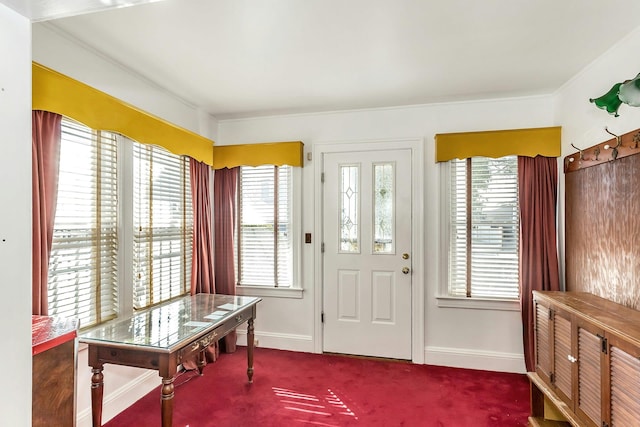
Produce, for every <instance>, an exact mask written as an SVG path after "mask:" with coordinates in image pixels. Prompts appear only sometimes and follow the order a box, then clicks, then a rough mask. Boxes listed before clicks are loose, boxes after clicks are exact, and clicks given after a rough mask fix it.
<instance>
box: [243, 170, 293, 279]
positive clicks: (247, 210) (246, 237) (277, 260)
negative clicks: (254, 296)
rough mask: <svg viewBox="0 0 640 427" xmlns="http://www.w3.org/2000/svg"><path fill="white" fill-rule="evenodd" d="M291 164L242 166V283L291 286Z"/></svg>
mask: <svg viewBox="0 0 640 427" xmlns="http://www.w3.org/2000/svg"><path fill="white" fill-rule="evenodd" d="M292 211H293V209H292V168H291V167H290V166H280V167H279V166H272V165H265V166H258V167H246V166H242V167H241V168H240V176H239V179H238V209H237V212H238V222H237V223H238V226H237V233H238V238H237V239H236V256H237V270H238V271H237V276H238V284H239V285H249V286H265V287H281V288H287V287H291V286H292V282H293V241H292V230H291V225H292Z"/></svg>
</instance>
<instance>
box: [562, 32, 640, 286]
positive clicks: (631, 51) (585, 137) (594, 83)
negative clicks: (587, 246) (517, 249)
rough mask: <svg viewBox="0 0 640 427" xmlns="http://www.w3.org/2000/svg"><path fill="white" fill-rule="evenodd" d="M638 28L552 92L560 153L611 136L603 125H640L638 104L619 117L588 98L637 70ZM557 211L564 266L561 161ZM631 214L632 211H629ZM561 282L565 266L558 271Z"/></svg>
mask: <svg viewBox="0 0 640 427" xmlns="http://www.w3.org/2000/svg"><path fill="white" fill-rule="evenodd" d="M638 52H640V28H638V29H637V30H636V31H634V32H633V33H631V34H630V35H629V36H627V37H626V38H624V39H623V40H621V41H620V42H618V43H617V44H616V45H615V46H614V47H613V48H611V49H610V50H609V51H607V52H606V53H605V54H604V55H602V56H600V57H599V58H598V59H597V60H596V61H594V62H593V63H592V64H591V65H590V66H589V67H587V68H585V69H584V70H582V72H580V73H579V74H578V75H576V76H575V77H574V78H573V79H572V80H571V81H569V82H568V83H567V84H565V85H564V87H562V88H561V89H560V90H559V91H558V92H557V93H556V95H555V100H554V104H555V105H554V110H555V120H556V122H558V123H561V124H562V157H564V156H567V155H569V154H573V153H575V152H576V150H575V149H573V148H572V147H571V145H570V144H571V143H573V144H574V145H575V146H576V147H578V148H583V149H584V148H589V147H591V146H593V145H596V144H599V143H601V142H603V141H606V140H608V139H610V138H611V136H610V135H609V134H607V133H605V131H604V128H605V126H607V127H608V128H609V130H610V131H611V132H613V133H615V134H617V135H621V134H624V133H627V132H630V131H632V130H635V129H638V128H640V108H637V107H629V106H628V105H625V104H622V105H621V106H620V109H619V110H618V113H619V114H620V116H619V117H614V116H611V115H609V114H608V113H607V112H606V111H604V110H600V109H598V108H596V107H595V106H594V104H592V103H590V102H589V98H597V97H599V96H601V95H603V94H604V93H605V92H607V91H608V90H609V89H611V87H612V86H613V85H614V84H615V83H619V82H622V81H624V80H627V79H631V78H633V77H635V76H636V75H637V74H638V73H640V55H638ZM559 177H560V189H559V190H560V191H559V193H558V194H559V198H560V202H561V203H560V211H559V213H558V215H559V224H560V229H559V232H558V234H559V236H560V237H559V240H560V241H559V247H560V251H559V252H560V259H561V265H562V266H564V259H565V251H564V243H565V242H564V217H565V209H564V198H565V186H564V172H563V169H562V163H561V162H560V175H559ZM630 214H632V213H630ZM561 278H562V280H563V282H564V268H563V271H562V272H561Z"/></svg>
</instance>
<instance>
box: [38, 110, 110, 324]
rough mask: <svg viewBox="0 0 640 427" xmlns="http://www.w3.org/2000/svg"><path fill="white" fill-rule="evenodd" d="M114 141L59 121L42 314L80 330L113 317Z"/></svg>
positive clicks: (108, 137) (83, 127)
mask: <svg viewBox="0 0 640 427" xmlns="http://www.w3.org/2000/svg"><path fill="white" fill-rule="evenodd" d="M116 153H117V149H116V140H115V135H113V134H111V133H108V132H95V131H92V130H91V129H89V128H87V127H86V126H83V125H81V124H78V123H75V122H72V121H70V120H66V119H63V121H62V134H61V146H60V171H59V177H58V200H57V205H56V217H55V223H54V233H53V245H52V249H51V255H50V260H49V280H48V299H49V304H48V309H49V314H50V315H54V316H66V317H77V318H78V319H79V320H80V324H81V325H82V327H87V326H91V325H94V324H97V323H100V322H103V321H106V320H109V319H112V318H114V317H115V316H116V314H117V298H118V293H117V245H118V238H117V221H118V219H117V190H118V189H117V176H116V170H117V169H116V161H117V155H116Z"/></svg>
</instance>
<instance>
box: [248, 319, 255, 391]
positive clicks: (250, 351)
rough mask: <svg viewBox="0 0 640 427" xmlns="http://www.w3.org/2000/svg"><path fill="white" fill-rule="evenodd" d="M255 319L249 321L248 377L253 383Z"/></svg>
mask: <svg viewBox="0 0 640 427" xmlns="http://www.w3.org/2000/svg"><path fill="white" fill-rule="evenodd" d="M253 344H254V337H253V317H252V318H250V319H249V320H248V321H247V377H249V382H250V383H252V382H253Z"/></svg>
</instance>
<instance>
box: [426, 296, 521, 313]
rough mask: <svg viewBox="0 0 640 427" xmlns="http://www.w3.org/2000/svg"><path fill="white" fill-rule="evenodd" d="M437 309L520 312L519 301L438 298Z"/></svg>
mask: <svg viewBox="0 0 640 427" xmlns="http://www.w3.org/2000/svg"><path fill="white" fill-rule="evenodd" d="M436 299H437V301H438V307H446V308H467V309H474V310H497V311H520V301H518V300H501V299H489V298H460V297H450V296H438V297H436Z"/></svg>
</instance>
